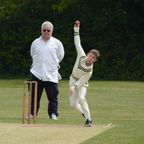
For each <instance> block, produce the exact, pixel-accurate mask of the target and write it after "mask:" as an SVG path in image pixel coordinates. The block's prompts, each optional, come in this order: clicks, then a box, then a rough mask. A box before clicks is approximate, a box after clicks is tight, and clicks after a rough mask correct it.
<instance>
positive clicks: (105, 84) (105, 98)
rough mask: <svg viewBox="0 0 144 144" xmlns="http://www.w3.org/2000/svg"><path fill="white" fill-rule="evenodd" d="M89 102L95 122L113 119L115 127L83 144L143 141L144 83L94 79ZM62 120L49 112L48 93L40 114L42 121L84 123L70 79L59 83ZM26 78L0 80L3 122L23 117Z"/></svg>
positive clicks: (19, 119)
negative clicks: (72, 104)
mask: <svg viewBox="0 0 144 144" xmlns="http://www.w3.org/2000/svg"><path fill="white" fill-rule="evenodd" d="M89 85H90V86H89V88H88V95H87V101H88V103H89V107H90V110H91V115H92V119H93V123H94V124H107V123H110V122H112V124H113V125H115V127H114V128H112V129H110V130H108V131H106V132H104V133H102V134H100V135H98V136H95V137H93V138H92V139H89V140H87V141H85V142H83V143H82V144H143V143H144V83H143V82H125V81H121V82H120V81H90V83H89ZM59 90H60V93H59V120H58V121H52V120H50V119H49V117H48V115H47V99H46V95H45V92H44V93H43V96H42V100H41V108H40V111H39V114H38V117H37V123H39V124H74V125H76V124H78V125H83V124H84V120H83V118H82V116H81V115H80V114H79V113H78V112H77V111H76V110H75V109H73V108H71V107H70V106H69V98H68V81H60V83H59ZM22 97H23V79H18V80H4V79H3V80H0V123H19V124H21V122H22V120H21V117H22Z"/></svg>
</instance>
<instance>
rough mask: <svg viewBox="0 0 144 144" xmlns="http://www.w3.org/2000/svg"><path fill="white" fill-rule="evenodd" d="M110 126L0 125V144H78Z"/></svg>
mask: <svg viewBox="0 0 144 144" xmlns="http://www.w3.org/2000/svg"><path fill="white" fill-rule="evenodd" d="M112 127H113V126H112V124H111V123H109V124H107V125H93V126H92V127H90V128H88V127H84V126H80V125H58V124H57V125H40V124H36V125H33V124H30V125H27V124H24V125H22V124H2V123H1V124H0V137H1V138H0V143H1V144H58V143H59V144H79V143H82V142H84V141H86V140H88V139H90V138H92V137H94V136H96V135H98V134H100V133H102V132H104V131H106V130H108V129H110V128H112Z"/></svg>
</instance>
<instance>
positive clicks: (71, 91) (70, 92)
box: [69, 86, 76, 96]
mask: <svg viewBox="0 0 144 144" xmlns="http://www.w3.org/2000/svg"><path fill="white" fill-rule="evenodd" d="M75 93H76V89H75V87H74V86H71V87H70V89H69V95H70V96H74V95H75Z"/></svg>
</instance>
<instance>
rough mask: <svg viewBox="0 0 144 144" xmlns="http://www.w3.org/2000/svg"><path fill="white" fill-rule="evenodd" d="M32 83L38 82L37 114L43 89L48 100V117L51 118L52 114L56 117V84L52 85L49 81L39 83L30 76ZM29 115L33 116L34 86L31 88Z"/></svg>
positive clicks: (39, 81)
mask: <svg viewBox="0 0 144 144" xmlns="http://www.w3.org/2000/svg"><path fill="white" fill-rule="evenodd" d="M31 80H32V81H37V82H38V89H37V112H36V113H38V111H39V108H40V100H41V96H42V92H43V89H45V91H46V95H47V99H48V108H47V112H48V115H49V117H50V118H51V115H52V113H53V114H55V115H56V116H58V93H59V91H58V83H53V82H49V81H41V80H39V79H38V78H37V77H35V76H34V75H33V74H32V76H31ZM31 114H32V115H33V114H34V86H32V100H31Z"/></svg>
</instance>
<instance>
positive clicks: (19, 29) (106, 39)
mask: <svg viewBox="0 0 144 144" xmlns="http://www.w3.org/2000/svg"><path fill="white" fill-rule="evenodd" d="M143 15H144V2H143V1H142V0H115V1H113V0H91V1H88V0H85V1H82V0H76V1H72V0H42V1H40V0H21V1H19V0H10V1H9V0H5V1H2V0H0V26H1V29H0V41H1V42H0V61H1V63H0V73H1V74H2V75H7V74H12V75H21V74H22V75H28V73H29V68H30V66H31V58H30V54H29V50H30V45H31V42H32V41H33V40H34V39H35V38H37V37H39V35H40V27H41V24H42V22H43V21H45V20H49V21H51V22H52V23H53V24H54V36H55V37H57V38H58V39H60V40H61V41H62V42H63V44H64V47H65V58H64V60H63V61H62V62H61V70H60V72H61V74H62V77H63V78H65V79H67V78H68V77H69V75H70V73H71V71H72V68H73V64H74V62H75V58H76V52H75V48H74V44H73V23H74V21H75V20H77V19H79V20H80V21H81V29H80V35H81V42H82V46H83V48H84V50H85V52H86V53H87V52H88V51H89V50H90V49H92V48H97V49H98V50H99V51H100V54H101V57H100V59H99V61H98V63H97V64H96V65H95V69H94V75H93V77H92V79H101V80H106V79H107V80H118V79H119V80H144V76H143V75H144V66H143V54H144V32H143V31H144V27H143V25H144V19H143Z"/></svg>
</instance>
